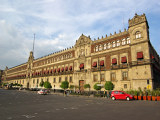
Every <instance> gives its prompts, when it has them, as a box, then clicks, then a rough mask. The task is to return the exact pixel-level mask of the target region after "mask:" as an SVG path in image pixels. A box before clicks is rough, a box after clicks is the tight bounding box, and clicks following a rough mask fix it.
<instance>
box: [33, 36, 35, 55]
mask: <svg viewBox="0 0 160 120" xmlns="http://www.w3.org/2000/svg"><path fill="white" fill-rule="evenodd" d="M34 43H35V33H34V39H33V55H34Z"/></svg>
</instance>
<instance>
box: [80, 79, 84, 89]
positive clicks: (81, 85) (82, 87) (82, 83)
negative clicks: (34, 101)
mask: <svg viewBox="0 0 160 120" xmlns="http://www.w3.org/2000/svg"><path fill="white" fill-rule="evenodd" d="M79 90H80V91H81V92H83V91H84V80H79Z"/></svg>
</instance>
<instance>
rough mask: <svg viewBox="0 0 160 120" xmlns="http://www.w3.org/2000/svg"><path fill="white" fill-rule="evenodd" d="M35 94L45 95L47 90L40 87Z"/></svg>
mask: <svg viewBox="0 0 160 120" xmlns="http://www.w3.org/2000/svg"><path fill="white" fill-rule="evenodd" d="M37 94H40V95H46V94H47V90H45V89H41V90H39V91H38V92H37Z"/></svg>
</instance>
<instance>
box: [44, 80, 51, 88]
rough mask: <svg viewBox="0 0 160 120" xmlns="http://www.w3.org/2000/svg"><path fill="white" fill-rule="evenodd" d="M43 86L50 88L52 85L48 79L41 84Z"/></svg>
mask: <svg viewBox="0 0 160 120" xmlns="http://www.w3.org/2000/svg"><path fill="white" fill-rule="evenodd" d="M43 86H44V88H52V85H51V83H50V82H48V81H45V82H44V84H43Z"/></svg>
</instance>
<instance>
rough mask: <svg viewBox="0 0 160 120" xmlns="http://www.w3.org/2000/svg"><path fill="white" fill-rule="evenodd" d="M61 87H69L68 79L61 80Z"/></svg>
mask: <svg viewBox="0 0 160 120" xmlns="http://www.w3.org/2000/svg"><path fill="white" fill-rule="evenodd" d="M60 87H61V88H63V89H64V90H65V89H67V88H68V87H69V82H68V81H63V82H62V83H61V85H60Z"/></svg>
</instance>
